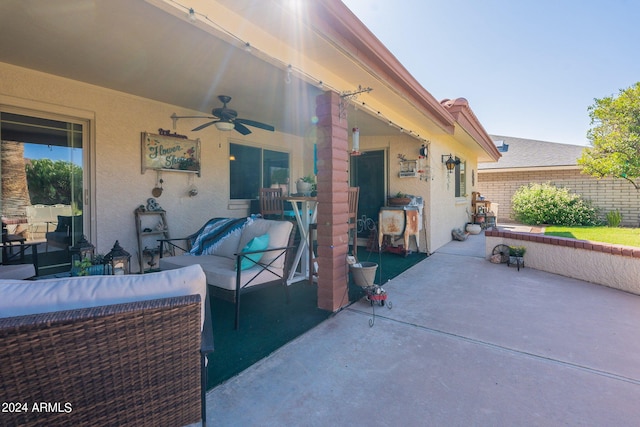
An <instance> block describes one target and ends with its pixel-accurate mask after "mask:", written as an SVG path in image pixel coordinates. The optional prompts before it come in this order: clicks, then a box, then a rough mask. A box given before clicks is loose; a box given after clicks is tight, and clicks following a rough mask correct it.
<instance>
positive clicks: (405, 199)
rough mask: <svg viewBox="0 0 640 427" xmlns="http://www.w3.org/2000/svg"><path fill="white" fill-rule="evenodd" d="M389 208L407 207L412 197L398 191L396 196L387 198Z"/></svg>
mask: <svg viewBox="0 0 640 427" xmlns="http://www.w3.org/2000/svg"><path fill="white" fill-rule="evenodd" d="M387 202H388V203H389V206H406V205H408V204H409V203H411V197H409V195H408V194H405V193H402V192H400V191H398V192H397V193H396V194H395V196H389V197H388V198H387Z"/></svg>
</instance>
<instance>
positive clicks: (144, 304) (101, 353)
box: [0, 266, 213, 426]
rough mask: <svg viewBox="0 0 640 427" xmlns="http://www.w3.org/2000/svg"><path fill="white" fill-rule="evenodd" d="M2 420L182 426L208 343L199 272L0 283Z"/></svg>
mask: <svg viewBox="0 0 640 427" xmlns="http://www.w3.org/2000/svg"><path fill="white" fill-rule="evenodd" d="M0 294H1V295H2V296H3V298H2V301H0V340H1V342H2V349H0V384H1V386H0V400H1V401H2V402H4V403H3V404H4V405H5V406H6V407H4V408H3V409H5V411H3V413H0V426H5V425H136V426H141V425H149V426H158V425H167V426H169V425H171V426H180V425H189V424H193V423H197V422H199V421H200V420H201V419H204V418H205V412H204V406H203V405H204V399H203V397H204V389H203V388H202V387H203V386H204V384H205V381H206V379H205V377H204V375H205V372H206V371H205V370H204V369H203V367H204V365H205V357H206V356H205V355H206V353H207V352H208V351H212V350H213V344H212V343H213V341H212V333H211V327H210V321H205V316H206V315H207V314H208V310H207V307H208V301H207V297H206V282H205V277H204V273H203V272H202V269H200V268H199V267H198V266H192V267H187V268H183V269H179V270H173V271H169V272H160V273H151V274H145V275H127V276H89V277H72V278H66V279H48V280H40V281H18V280H0Z"/></svg>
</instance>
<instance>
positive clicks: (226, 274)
mask: <svg viewBox="0 0 640 427" xmlns="http://www.w3.org/2000/svg"><path fill="white" fill-rule="evenodd" d="M195 263H197V264H199V265H200V266H201V267H202V270H203V271H204V274H205V275H206V277H207V283H208V284H209V285H212V286H215V287H218V288H222V289H227V290H229V291H235V290H236V264H235V263H236V262H235V260H231V259H229V258H226V257H221V256H215V255H198V256H182V255H177V256H171V257H163V258H160V268H161V269H162V270H165V269H172V268H182V267H184V266H187V265H193V264H195ZM270 270H271V271H273V272H274V273H276V274H278V275H279V277H278V276H276V274H274V273H272V272H271V271H266V270H265V271H263V272H262V273H260V271H261V267H259V266H256V267H252V268H248V269H246V270H242V271H241V275H240V284H241V286H243V287H244V286H245V285H246V284H247V283H248V282H249V281H250V280H251V279H253V280H252V281H251V283H249V287H251V286H253V285H258V284H260V283H265V282H271V281H273V280H278V279H279V278H281V277H282V274H284V273H283V270H282V269H281V268H270ZM258 273H260V274H258ZM256 276H257V277H256ZM254 277H255V279H254Z"/></svg>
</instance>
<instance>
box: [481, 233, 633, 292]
mask: <svg viewBox="0 0 640 427" xmlns="http://www.w3.org/2000/svg"><path fill="white" fill-rule="evenodd" d="M485 238H486V240H485V242H486V243H485V244H486V252H485V253H486V258H487V259H489V257H491V253H492V251H493V248H495V247H496V246H497V245H500V244H504V245H508V246H524V247H526V248H527V252H526V254H525V256H524V262H525V266H526V267H531V268H535V269H537V270H542V271H548V272H550V273H555V274H560V275H562V276H567V277H572V278H575V279H580V280H584V281H587V282H591V283H597V284H599V285H604V286H608V287H610V288H615V289H620V290H622V291H626V292H630V293H633V294H637V295H640V248H636V247H631V246H622V245H611V244H608V243H598V242H591V241H586V240H575V239H568V238H563V237H552V236H545V235H542V234H534V233H516V232H512V231H500V230H495V229H493V230H486V231H485Z"/></svg>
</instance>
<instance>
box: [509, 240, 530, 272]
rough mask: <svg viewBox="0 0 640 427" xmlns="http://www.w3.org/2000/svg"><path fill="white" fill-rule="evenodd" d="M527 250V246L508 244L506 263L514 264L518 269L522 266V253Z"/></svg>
mask: <svg viewBox="0 0 640 427" xmlns="http://www.w3.org/2000/svg"><path fill="white" fill-rule="evenodd" d="M525 252H527V248H526V247H524V246H509V263H508V264H507V265H511V264H515V265H516V266H517V267H518V270H520V267H521V266H522V267H524V254H525Z"/></svg>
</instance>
